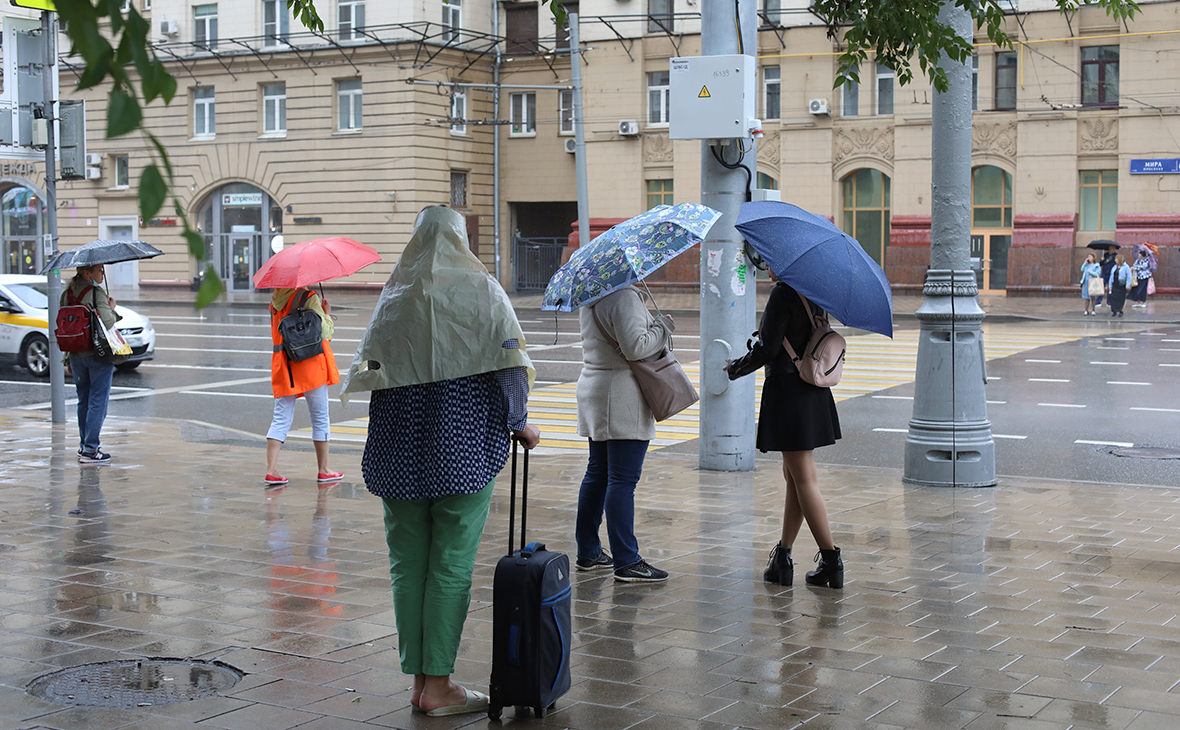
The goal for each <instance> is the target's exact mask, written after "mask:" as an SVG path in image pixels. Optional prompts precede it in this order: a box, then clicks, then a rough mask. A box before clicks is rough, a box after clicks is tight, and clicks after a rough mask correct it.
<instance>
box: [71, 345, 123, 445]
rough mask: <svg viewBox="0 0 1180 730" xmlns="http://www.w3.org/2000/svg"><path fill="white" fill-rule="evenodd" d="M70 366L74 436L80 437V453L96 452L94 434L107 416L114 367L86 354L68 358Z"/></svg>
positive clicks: (95, 436)
mask: <svg viewBox="0 0 1180 730" xmlns="http://www.w3.org/2000/svg"><path fill="white" fill-rule="evenodd" d="M70 369H71V370H73V371H74V387H75V388H76V389H77V390H78V435H79V436H80V437H81V439H82V453H84V454H93V453H94V452H96V451H98V435H99V432H101V431H102V422H103V421H105V420H106V418H107V404H108V403H109V402H110V399H111V379H112V378H113V377H114V376H115V366H114V365H112V364H110V363H109V362H99V361H97V360H95V359H94V358H93V357H92V356H87V357H72V358H70Z"/></svg>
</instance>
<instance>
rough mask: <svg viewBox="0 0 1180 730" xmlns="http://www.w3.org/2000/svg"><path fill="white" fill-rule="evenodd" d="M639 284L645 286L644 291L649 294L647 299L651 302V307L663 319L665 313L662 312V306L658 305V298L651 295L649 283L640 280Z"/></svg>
mask: <svg viewBox="0 0 1180 730" xmlns="http://www.w3.org/2000/svg"><path fill="white" fill-rule="evenodd" d="M639 283H640V284H643V290H644V291H646V292H647V298H648V299H650V300H651V305H652V306H653V307H655V308H656V314H658V315H659V316H661V317H663V316H664V313H663V312H661V311H660V305H658V304H656V298H655V297H653V296H652V295H651V289H648V288H647V282H646V281H644V280H643V279H640V280H639Z"/></svg>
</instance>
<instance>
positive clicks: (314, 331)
mask: <svg viewBox="0 0 1180 730" xmlns="http://www.w3.org/2000/svg"><path fill="white" fill-rule="evenodd" d="M311 294H312V293H311V291H310V290H308V289H304V290H303V293H302V294H301V295H300V296H299V299H298V300H297V301H296V302H295V306H293V307H292V308H291V309H290V310H289V311H288V313H287V316H285V317H283V318H282V319H280V320H279V339H280V340H282V343H283V344H281V345H275V351H276V352H278V351H279V348H282V351H283V352H284V353H286V355H287V376H288V377H289V378H290V379H291V387H292V388H294V387H295V376H294V374H292V373H291V363H292V362H302V361H303V360H310V359H311V358H313V357H315V356H316V355H323V354H324V323H323V321H322V320H321V319H320V315H319V313H318V312H315V311H314V310H311V309H307V308H306V307H305V306H304V305H305V304H307V300H308V299H309V298H310V297H311ZM275 314H278V312H275V310H274V308H273V307H272V308H271V316H274V315H275Z"/></svg>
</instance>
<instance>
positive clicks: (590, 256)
mask: <svg viewBox="0 0 1180 730" xmlns="http://www.w3.org/2000/svg"><path fill="white" fill-rule="evenodd" d="M720 217H721V213H720V212H719V211H716V210H713V209H712V208H707V207H705V206H703V205H698V204H696V203H677V204H676V205H657V206H656V207H654V208H652V209H651V210H649V211H647V212H646V213H641V214H639V215H637V216H635V217H634V218H631V219H629V220H625V221H623V222H622V223H620V224H618V225H617V226H615V227H614V228H611V229H610V230H609V231H607V232H606V233H603V234H602V235H600V236H598V237H597V238H595V239H594V240H593V241H591V242H590V243H588V244H586V245H585V246H582V247H580V248H579V249H578V250H577V251H575V252H574V255H573V256H571V257H570V260H569V261H568V262H567V263H566V264H565V266H562V267H561V268H560V269H558V270H557V271H556V272H555V273H554V274H553V278H551V279H550V280H549V286H548V287H546V288H545V296H544V297H543V298H542V299H541V309H549V310H552V309H556V310H559V311H562V312H572V311H574V310H575V309H577V308H579V307H582V306H585V305H587V304H589V303H591V302H593V301H596V300H598V299H601V298H603V297H605V296H606V295H607V294H610V293H611V292H613V291H617V290H619V289H622V288H623V287H625V286H627V285H629V284H634V283H635V282H637V281H641V280H642V279H644V278H645V277H646V276H648V275H649V274H651V273H652V272H653V271H655V270H656V269H658V268H660V267H661V266H663V265H664V264H666V263H668V262H669V261H671V260H672V259H674V258H676V256H677V255H679V254H681V253H683V252H685V251H687V250H688V249H690V248H692V247H693V246H695V245H696V244H698V243H700V242H701V241H703V240H704V238H705V235H706V234H708V232H709V229H710V228H712V227H713V224H714V223H716V222H717V219H718V218H720Z"/></svg>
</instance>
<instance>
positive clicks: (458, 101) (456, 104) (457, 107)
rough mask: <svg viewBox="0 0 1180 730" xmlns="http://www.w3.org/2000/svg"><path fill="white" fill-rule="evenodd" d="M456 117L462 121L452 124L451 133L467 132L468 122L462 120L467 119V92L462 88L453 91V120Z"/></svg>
mask: <svg viewBox="0 0 1180 730" xmlns="http://www.w3.org/2000/svg"><path fill="white" fill-rule="evenodd" d="M456 119H458V120H461V121H460V122H459V123H457V124H455V123H452V124H451V134H467V124H466V123H464V122H463V121H462V120H465V119H467V92H466V91H464V90H463V89H462V88H456V89H455V90H454V91H452V92H451V120H452V122H453V121H454V120H456Z"/></svg>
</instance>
